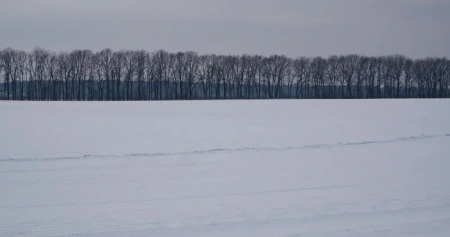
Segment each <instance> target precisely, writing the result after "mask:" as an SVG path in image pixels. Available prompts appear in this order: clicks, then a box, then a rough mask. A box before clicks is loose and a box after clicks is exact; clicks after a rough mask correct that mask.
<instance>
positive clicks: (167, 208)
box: [0, 100, 450, 237]
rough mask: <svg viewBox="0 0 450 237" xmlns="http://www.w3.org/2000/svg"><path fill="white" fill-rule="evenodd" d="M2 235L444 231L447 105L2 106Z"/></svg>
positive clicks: (449, 187) (448, 206) (447, 213)
mask: <svg viewBox="0 0 450 237" xmlns="http://www.w3.org/2000/svg"><path fill="white" fill-rule="evenodd" d="M0 236H96V237H106V236H113V237H114V236H116V237H118V236H192V237H194V236H212V237H216V236H257V237H261V236H270V237H272V236H285V237H294V236H308V237H310V236H321V237H326V236H367V237H373V236H395V237H401V236H408V237H411V236H427V237H428V236H434V237H437V236H442V237H448V236H450V100H347V101H345V100H341V101H333V100H320V101H319V100H318V101H306V100H304V101H300V100H297V101H296V100H278V101H273V100H272V101H198V102H129V103H126V102H122V103H113V102H111V103H99V102H92V103H91V102H89V103H87V102H86V103H84V102H79V103H65V102H60V103H33V102H24V103H19V102H1V103H0Z"/></svg>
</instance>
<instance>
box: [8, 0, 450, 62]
mask: <svg viewBox="0 0 450 237" xmlns="http://www.w3.org/2000/svg"><path fill="white" fill-rule="evenodd" d="M37 46H39V47H43V48H46V49H49V50H52V51H57V52H59V51H71V50H73V49H91V50H94V51H98V50H101V49H104V48H111V49H113V50H121V49H131V50H133V49H144V50H148V51H155V50H159V49H164V50H166V51H169V52H178V51H188V50H193V51H196V52H198V53H200V54H209V53H214V54H227V55H229V54H230V55H234V54H251V55H253V54H259V55H264V56H268V55H272V54H284V55H287V56H289V57H299V56H323V57H327V56H329V55H342V54H362V55H367V56H380V55H391V54H403V55H405V56H407V57H412V58H423V57H450V0H0V49H3V48H6V47H12V48H15V49H23V50H27V51H30V50H32V49H33V48H35V47H37Z"/></svg>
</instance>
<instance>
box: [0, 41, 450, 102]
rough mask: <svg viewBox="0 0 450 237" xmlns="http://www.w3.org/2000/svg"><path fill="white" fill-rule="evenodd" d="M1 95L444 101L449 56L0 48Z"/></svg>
mask: <svg viewBox="0 0 450 237" xmlns="http://www.w3.org/2000/svg"><path fill="white" fill-rule="evenodd" d="M0 78H1V79H2V80H1V81H0V99H3V100H38V101H56V100H64V101H84V100H86V101H94V100H95V101H96V100H100V101H122V100H194V99H277V98H297V99H376V98H449V97H450V88H449V84H450V61H449V60H447V59H446V58H425V59H415V60H413V59H410V58H407V57H404V56H402V55H390V56H381V57H367V56H361V55H355V54H352V55H342V56H336V55H334V56H330V57H328V58H323V57H299V58H295V59H292V58H288V57H286V56H283V55H272V56H269V57H263V56H259V55H214V54H208V55H199V54H197V53H196V52H192V51H188V52H178V53H169V52H166V51H164V50H159V51H156V52H152V53H150V52H147V51H143V50H135V51H116V52H114V51H112V50H111V49H104V50H101V51H99V52H92V51H90V50H73V51H72V52H59V53H55V52H52V51H49V50H46V49H42V48H35V49H34V50H32V51H31V52H25V51H21V50H15V49H12V48H6V49H4V50H2V51H0Z"/></svg>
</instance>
